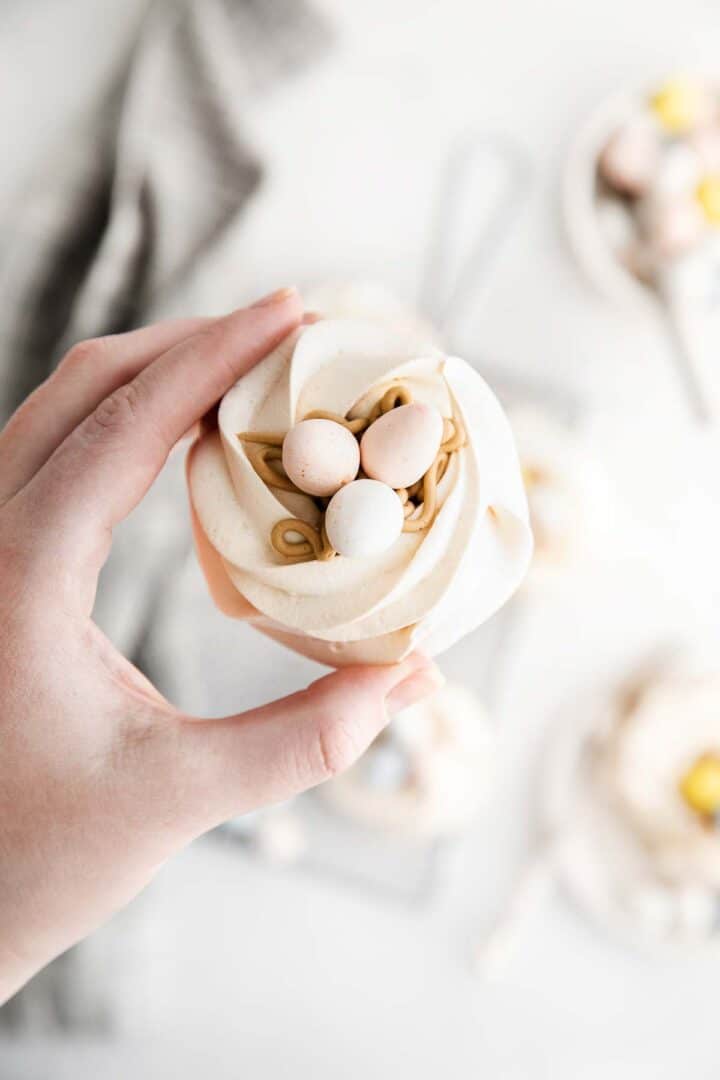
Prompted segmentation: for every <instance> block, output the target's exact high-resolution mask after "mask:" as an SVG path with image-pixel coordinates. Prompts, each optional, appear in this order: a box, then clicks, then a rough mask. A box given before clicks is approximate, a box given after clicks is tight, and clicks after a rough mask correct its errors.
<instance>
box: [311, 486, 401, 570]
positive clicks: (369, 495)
mask: <svg viewBox="0 0 720 1080" xmlns="http://www.w3.org/2000/svg"><path fill="white" fill-rule="evenodd" d="M404 523H405V515H404V514H403V508H402V503H401V502H400V499H399V497H398V496H397V495H396V493H395V492H394V491H393V490H392V488H389V487H388V486H387V484H381V483H380V482H379V481H378V480H353V482H352V483H351V484H346V485H345V487H343V488H340V490H339V491H338V492H336V494H335V495H333V497H332V499H331V500H330V502H329V503H328V508H327V510H326V511H325V531H326V532H327V536H328V540H329V541H330V543H331V544H332V546H333V547H334V548H335V550H336V551H337V552H338V554H339V555H345V556H347V557H348V558H350V559H361V558H367V557H368V556H371V555H379V554H380V552H382V551H386V550H387V548H389V547H391V546H392V544H394V543H395V541H396V540H397V538H398V537H399V536H400V534H401V532H402V530H403V525H404Z"/></svg>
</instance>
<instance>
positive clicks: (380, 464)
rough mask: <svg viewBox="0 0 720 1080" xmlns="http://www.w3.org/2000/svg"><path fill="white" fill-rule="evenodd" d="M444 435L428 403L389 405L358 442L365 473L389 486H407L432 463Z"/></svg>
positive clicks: (441, 420) (437, 416) (441, 424)
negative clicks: (387, 410) (392, 407)
mask: <svg viewBox="0 0 720 1080" xmlns="http://www.w3.org/2000/svg"><path fill="white" fill-rule="evenodd" d="M442 436H443V418H442V416H441V415H440V413H439V412H438V410H437V409H435V408H433V407H432V406H431V405H422V404H420V403H417V402H416V403H415V404H413V405H401V406H400V408H398V409H391V410H390V412H386V413H385V415H384V416H381V417H379V418H378V419H377V420H376V421H375V423H374V424H371V425H370V427H369V428H368V429H367V431H366V432H365V434H364V435H363V437H362V440H361V442H360V459H361V461H362V467H363V469H364V470H365V472H366V473H367V475H368V476H371V477H372V478H373V479H374V480H381V481H382V482H383V483H384V484H388V485H389V486H390V487H392V488H402V487H409V486H410V485H411V484H414V483H415V481H416V480H419V479H420V477H421V476H422V475H423V474H424V473H426V472H427V470H428V469H429V468H430V466H431V465H432V463H433V461H434V460H435V457H436V455H437V452H438V450H439V449H440V443H441V442H442Z"/></svg>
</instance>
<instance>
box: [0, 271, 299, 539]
mask: <svg viewBox="0 0 720 1080" xmlns="http://www.w3.org/2000/svg"><path fill="white" fill-rule="evenodd" d="M302 314H303V308H302V302H301V300H300V297H299V295H298V293H297V291H296V290H295V289H283V290H280V291H279V292H278V293H275V294H274V295H273V296H272V297H270V298H268V300H267V301H265V302H264V303H262V304H261V305H259V306H255V307H251V308H244V309H240V310H239V311H236V312H233V313H232V314H231V315H228V316H226V317H224V318H221V319H218V320H216V321H215V322H213V323H211V324H210V325H208V326H206V327H204V328H203V329H201V330H200V331H198V332H197V333H196V334H193V335H192V336H191V337H189V338H186V339H185V340H184V341H182V342H180V343H179V344H177V345H175V346H173V348H171V349H169V350H168V351H167V352H165V353H163V354H162V355H161V356H160V357H159V358H158V359H157V360H155V361H154V363H152V364H150V366H149V367H146V368H145V369H144V370H143V371H141V372H140V373H139V374H138V375H137V376H136V377H135V378H134V379H132V380H131V381H130V382H129V383H127V384H125V385H124V386H122V387H120V388H119V389H118V390H116V391H114V392H113V393H112V394H111V395H110V396H109V397H108V398H106V399H105V400H104V401H103V402H101V404H100V405H99V406H98V407H97V408H96V409H95V411H94V412H93V413H92V414H91V415H90V416H89V417H88V418H87V419H86V420H85V421H83V423H82V424H80V425H79V426H78V427H77V428H75V430H74V431H73V432H72V433H71V434H70V435H69V436H68V437H67V438H66V439H65V440H64V442H63V443H62V444H61V445H60V447H59V448H58V449H57V450H56V451H55V453H54V454H53V455H52V456H51V457H50V459H49V460H48V461H47V462H46V463H45V465H44V466H43V467H42V468H41V469H40V471H39V472H38V473H37V474H36V475H35V476H34V477H33V479H32V480H31V481H30V483H29V484H28V485H27V486H26V487H25V488H24V489H23V491H22V492H21V493H20V495H19V496H18V499H19V500H20V502H21V504H22V505H24V506H25V507H26V508H27V511H28V514H29V516H30V523H31V525H32V526H33V533H34V534H35V535H36V536H37V535H39V534H41V533H47V534H49V535H52V538H53V540H52V542H53V548H54V550H55V552H57V551H58V542H60V544H61V545H62V541H63V539H68V540H69V541H70V544H69V550H73V551H77V552H79V553H83V552H84V553H85V554H87V552H88V550H93V549H94V548H96V547H97V542H98V536H99V534H103V533H104V534H106V533H107V531H108V530H111V529H112V528H113V526H114V525H116V524H118V522H120V521H121V520H122V519H123V518H124V517H126V516H127V515H128V514H129V513H130V511H131V510H132V509H133V508H134V507H135V506H136V505H137V504H138V503H139V502H140V500H141V499H142V497H143V496H144V495H145V493H146V492H147V490H148V488H149V487H150V485H151V484H152V482H153V480H154V479H155V477H156V476H157V474H158V473H159V472H160V470H161V468H162V466H163V464H164V463H165V460H166V458H167V455H168V453H169V452H170V450H171V449H172V447H173V446H174V445H175V443H177V442H178V441H179V440H180V439H181V438H182V436H183V435H184V433H185V432H186V431H187V430H188V429H189V428H190V427H192V425H193V424H194V423H195V422H196V421H197V420H198V419H199V418H200V417H201V416H202V415H203V414H204V413H205V412H207V410H208V409H210V408H211V406H212V405H213V404H214V403H215V402H216V401H217V400H218V399H219V398H220V397H222V395H223V394H224V393H225V392H226V391H227V390H229V389H230V387H231V386H232V385H233V383H234V382H235V381H236V380H237V379H238V378H239V377H240V376H241V375H243V374H244V373H245V372H246V371H248V370H249V369H250V368H251V367H252V366H253V365H254V364H256V363H257V362H258V361H259V360H261V359H262V358H263V357H264V356H266V355H267V354H268V353H269V352H270V351H271V350H272V349H273V348H275V346H276V345H278V344H279V343H280V341H282V339H283V338H284V337H286V336H287V335H288V334H289V333H290V332H291V331H292V330H294V329H295V328H296V327H297V326H298V325H299V324H300V321H301V319H302ZM101 546H105V545H101Z"/></svg>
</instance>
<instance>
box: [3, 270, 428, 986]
mask: <svg viewBox="0 0 720 1080" xmlns="http://www.w3.org/2000/svg"><path fill="white" fill-rule="evenodd" d="M302 317H303V311H302V305H301V301H300V299H299V297H298V295H297V293H296V292H295V291H294V290H283V291H281V292H280V293H277V294H274V295H273V296H272V297H269V298H267V299H266V300H265V301H262V302H260V304H259V305H255V306H253V307H251V308H248V309H245V310H241V311H237V312H235V313H234V314H232V315H228V316H227V317H224V318H220V319H212V320H211V319H203V320H201V319H196V320H182V321H174V322H167V323H161V324H159V325H157V326H152V327H148V328H146V329H143V330H137V331H134V332H132V333H129V334H123V335H119V336H114V337H107V338H102V339H98V340H96V341H86V342H83V343H82V344H80V345H77V346H76V347H75V348H74V349H72V350H71V351H70V352H69V353H68V355H67V356H66V357H65V358H64V360H63V361H62V363H61V364H60V365H59V367H58V368H57V370H56V371H55V373H54V374H53V375H52V376H51V378H50V379H48V381H47V382H46V383H44V384H43V385H42V386H41V387H40V388H39V389H38V390H36V391H35V393H34V394H33V395H32V396H31V397H30V398H29V399H28V400H27V401H26V402H25V403H24V405H23V406H22V407H21V408H20V409H19V410H18V412H17V413H16V414H15V415H14V416H13V417H12V418H11V420H10V422H9V423H8V425H7V426H6V428H5V429H4V430H3V431H2V432H1V433H0V700H1V701H2V711H1V713H0V747H1V748H2V752H1V753H0V1002H2V1001H4V1000H5V999H6V998H7V997H9V996H10V994H12V993H13V992H14V991H15V990H16V989H18V988H19V987H20V986H21V985H22V983H23V982H24V981H25V980H26V979H28V978H29V977H30V976H31V975H32V974H33V973H34V972H35V971H36V970H37V969H38V968H40V967H42V966H43V965H44V964H45V963H47V962H48V961H49V960H50V959H52V958H53V957H54V956H56V955H57V954H58V953H60V952H62V951H63V950H64V949H66V948H68V947H69V946H70V945H72V944H73V943H74V942H76V941H78V940H79V939H80V938H82V937H83V936H85V935H86V934H88V933H89V932H90V931H91V930H93V929H94V928H95V927H96V926H98V925H99V924H100V923H101V922H102V921H103V920H105V919H106V918H108V917H109V916H110V915H111V914H112V913H113V912H114V911H115V910H116V909H117V908H119V907H121V906H122V905H124V904H125V903H127V902H128V901H129V900H130V899H131V898H132V897H133V896H134V895H135V894H136V893H137V892H138V891H139V890H140V889H142V888H143V886H144V885H145V884H147V882H148V881H149V880H150V879H151V877H152V875H153V872H154V869H155V868H156V867H157V866H158V864H160V863H162V862H163V861H164V860H165V859H166V858H167V857H168V856H169V855H171V854H172V853H173V852H175V851H177V850H178V849H179V848H181V847H182V846H183V845H185V844H186V843H188V842H189V841H190V840H192V839H193V838H194V837H196V836H197V835H199V834H200V833H202V832H204V831H206V830H207V829H210V828H212V827H213V826H215V825H217V824H218V823H219V822H221V821H223V820H225V819H226V818H228V817H231V816H232V815H234V814H240V813H243V812H244V811H247V810H250V809H252V808H255V807H258V806H261V805H263V804H265V803H270V802H275V801H277V800H282V799H285V798H288V797H289V796H291V795H293V794H295V793H296V792H299V791H302V790H303V789H305V788H308V787H311V786H313V785H314V784H318V783H320V782H321V781H323V780H325V779H327V778H328V777H330V776H332V775H334V774H335V773H337V772H339V771H341V770H343V769H345V768H346V767H347V766H349V765H350V764H351V763H352V762H353V761H354V760H355V759H356V758H357V757H358V756H359V754H361V753H362V751H363V750H364V749H365V748H366V747H367V746H368V744H369V743H370V742H371V741H372V740H373V738H374V737H375V736H376V735H377V733H378V732H379V731H380V730H381V728H382V727H383V726H384V725H385V723H386V722H387V719H388V714H389V713H392V712H393V711H396V710H398V709H400V708H403V707H405V706H406V705H408V704H410V703H411V702H413V701H416V700H418V699H419V698H421V697H424V696H425V695H427V694H428V693H430V692H432V690H434V689H435V688H436V687H437V686H438V685H439V682H440V677H439V675H438V673H437V669H436V668H435V667H434V665H432V664H431V663H430V662H429V661H427V660H425V659H424V658H422V657H420V656H417V655H416V656H413V657H410V658H409V659H408V660H406V661H404V662H403V663H401V664H399V665H396V666H394V667H366V668H348V669H345V670H343V671H341V672H336V673H334V674H332V675H328V676H326V677H325V678H322V679H320V680H319V681H318V682H315V683H313V684H312V686H310V687H309V688H308V689H307V690H303V691H302V692H300V693H297V694H293V695H292V696H291V697H289V698H285V699H284V700H282V701H276V702H274V703H272V704H271V705H266V706H264V707H263V708H259V709H253V710H251V711H250V712H246V713H243V714H242V715H240V716H231V717H226V718H225V719H221V720H198V719H196V718H195V717H191V716H185V715H183V714H182V713H180V712H178V711H177V710H176V709H175V708H173V706H172V705H170V704H169V703H168V702H167V701H166V700H165V699H164V698H163V697H162V696H161V695H160V694H159V692H158V691H157V690H156V689H155V688H154V687H153V686H152V685H151V684H150V683H149V682H148V681H147V680H146V679H145V678H144V676H143V675H142V674H141V673H140V672H139V671H138V670H137V669H136V668H134V667H133V666H132V665H131V664H130V663H129V662H128V661H127V660H126V659H125V658H124V657H122V656H121V655H120V654H119V653H118V652H116V650H115V649H114V648H113V646H112V645H111V644H110V642H109V641H108V640H107V638H105V637H104V635H103V634H102V633H101V632H100V630H99V629H98V627H97V626H95V624H94V623H93V622H92V620H91V613H92V608H93V602H94V597H95V590H96V586H97V579H98V573H99V571H100V569H101V567H102V565H103V563H104V561H105V559H106V557H107V555H108V551H109V549H110V541H111V536H112V530H113V527H114V526H115V525H117V524H118V522H120V521H121V520H122V519H123V518H124V517H125V516H126V515H127V514H129V513H130V511H131V510H132V509H133V508H134V507H135V506H136V505H137V504H138V503H139V502H140V500H141V499H142V498H143V496H144V495H145V493H146V492H147V490H148V488H149V487H150V485H151V484H152V483H153V480H154V479H155V478H156V476H157V475H158V473H159V472H160V470H161V469H162V467H163V464H164V462H165V460H166V457H167V455H168V453H169V451H170V450H171V449H172V447H173V446H174V445H175V444H176V443H177V442H178V441H179V440H180V439H181V438H182V436H183V434H184V433H185V432H187V431H188V430H189V429H191V428H192V427H193V425H194V424H195V423H196V422H197V421H198V420H199V419H200V418H201V417H202V415H203V414H204V413H206V411H207V410H209V409H210V408H211V407H212V406H213V405H214V404H215V403H216V402H217V400H218V399H219V398H220V397H221V396H222V394H223V393H225V391H226V390H228V389H229V387H230V386H231V385H232V384H233V383H234V382H235V380H236V379H237V378H238V377H239V376H240V375H242V374H243V373H244V372H245V371H247V370H248V368H250V367H251V366H252V365H253V364H255V363H257V361H258V360H260V359H261V358H262V357H263V356H264V355H266V354H267V353H268V352H269V351H270V350H271V349H272V348H273V347H274V346H275V345H277V344H278V342H279V341H281V340H282V338H283V337H285V335H286V334H288V333H289V332H290V331H292V330H294V329H295V328H296V327H297V326H298V325H299V324H300V322H301V320H302Z"/></svg>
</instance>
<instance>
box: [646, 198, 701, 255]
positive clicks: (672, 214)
mask: <svg viewBox="0 0 720 1080" xmlns="http://www.w3.org/2000/svg"><path fill="white" fill-rule="evenodd" d="M704 230H705V220H704V218H703V215H702V211H701V209H700V206H699V204H698V202H697V200H696V199H691V198H676V199H673V200H670V201H667V202H662V203H659V204H658V205H657V206H655V207H654V208H653V209H652V211H651V212H650V214H649V216H648V223H647V231H648V238H649V240H650V243H651V244H652V246H653V248H654V249H655V251H657V253H658V254H659V255H662V256H664V257H666V258H673V257H675V256H677V255H682V254H683V253H684V252H686V251H688V250H689V249H690V248H691V247H693V245H694V244H696V243H697V242H698V240H699V239H700V237H701V236H702V234H703V232H704Z"/></svg>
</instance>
